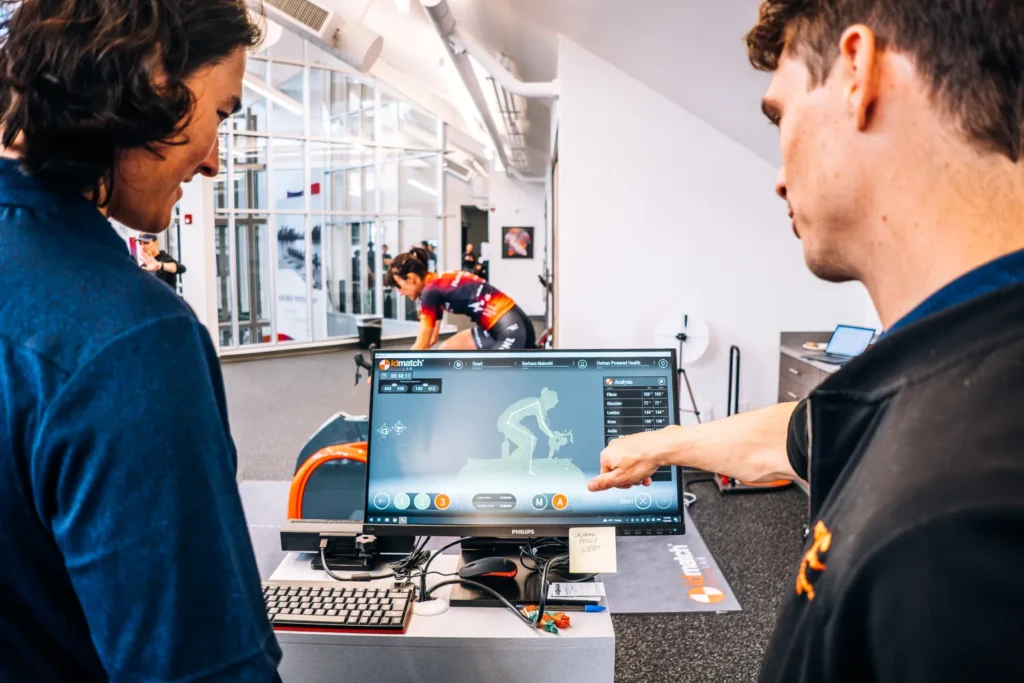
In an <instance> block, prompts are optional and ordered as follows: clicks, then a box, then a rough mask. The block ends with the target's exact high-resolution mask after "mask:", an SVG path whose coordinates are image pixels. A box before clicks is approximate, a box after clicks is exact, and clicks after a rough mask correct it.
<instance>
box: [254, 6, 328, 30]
mask: <svg viewBox="0 0 1024 683" xmlns="http://www.w3.org/2000/svg"><path fill="white" fill-rule="evenodd" d="M266 3H267V4H268V5H270V6H271V7H274V8H276V9H278V10H280V11H281V12H284V13H285V14H287V15H288V16H289V17H291V18H292V19H294V20H295V21H297V22H299V23H300V24H302V25H303V26H306V27H307V28H309V29H311V30H312V31H313V32H314V33H317V34H319V33H320V31H321V30H322V29H323V27H324V24H326V23H327V20H328V18H330V16H331V13H330V12H328V11H327V10H325V9H324V8H323V7H320V6H318V5H314V4H313V3H311V2H309V1H308V0H266Z"/></svg>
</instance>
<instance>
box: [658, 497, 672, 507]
mask: <svg viewBox="0 0 1024 683" xmlns="http://www.w3.org/2000/svg"><path fill="white" fill-rule="evenodd" d="M654 504H655V505H657V506H658V507H659V508H661V509H662V510H667V509H668V506H669V505H671V504H672V499H671V498H669V497H668V496H658V497H657V498H655V500H654Z"/></svg>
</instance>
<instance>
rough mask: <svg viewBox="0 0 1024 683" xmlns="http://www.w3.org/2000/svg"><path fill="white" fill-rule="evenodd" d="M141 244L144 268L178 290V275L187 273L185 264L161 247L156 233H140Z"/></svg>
mask: <svg viewBox="0 0 1024 683" xmlns="http://www.w3.org/2000/svg"><path fill="white" fill-rule="evenodd" d="M139 244H141V245H142V269H143V270H148V271H149V272H151V273H153V274H154V275H156V276H157V277H158V278H160V280H162V281H163V282H165V283H167V286H168V287H170V288H171V289H173V290H174V291H178V276H179V275H184V274H185V270H186V268H185V266H184V265H183V264H181V263H178V262H177V261H175V260H174V258H173V257H172V256H171V255H170V254H168V253H167V252H166V251H163V250H162V249H160V243H159V242H157V237H156V235H148V234H147V235H140V236H139Z"/></svg>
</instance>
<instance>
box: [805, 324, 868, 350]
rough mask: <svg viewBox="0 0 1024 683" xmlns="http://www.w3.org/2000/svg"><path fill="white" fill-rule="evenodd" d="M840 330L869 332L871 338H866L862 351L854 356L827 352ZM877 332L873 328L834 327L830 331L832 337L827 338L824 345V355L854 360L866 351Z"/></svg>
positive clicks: (857, 326)
mask: <svg viewBox="0 0 1024 683" xmlns="http://www.w3.org/2000/svg"><path fill="white" fill-rule="evenodd" d="M841 329H846V330H862V331H864V332H870V333H871V337H869V338H868V343H867V345H866V346H865V347H864V348H863V349H861V350H860V353H855V354H852V355H851V354H847V353H836V352H835V351H829V350H828V347H829V346H832V340H833V339H835V338H836V335H837V334H838V333H839V330H841ZM877 332H878V331H877V330H875V329H874V328H873V327H861V326H860V325H836V329H834V330H832V336H831V337H829V339H828V344H826V345H825V353H827V354H828V355H830V356H839V357H840V358H856V357H857V356H859V355H860V354H861V353H864V352H865V351H867V350H868V347H869V346H871V340H872V339H874V338H875V334H877ZM819 348H820V347H819Z"/></svg>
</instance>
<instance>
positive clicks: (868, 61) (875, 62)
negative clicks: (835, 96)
mask: <svg viewBox="0 0 1024 683" xmlns="http://www.w3.org/2000/svg"><path fill="white" fill-rule="evenodd" d="M839 60H840V63H841V64H842V67H843V71H844V74H845V75H846V77H847V80H846V83H844V85H843V87H844V89H845V92H844V96H845V97H846V102H847V106H848V107H849V110H850V113H851V114H852V115H853V119H854V124H855V125H856V126H857V130H864V129H865V128H867V125H868V117H869V116H870V114H871V108H872V106H873V105H874V104H875V101H876V100H877V99H878V97H879V83H880V81H881V78H880V75H879V72H880V70H881V65H880V63H879V61H880V54H879V51H878V45H877V41H876V39H875V32H874V31H872V30H871V29H870V28H868V27H867V26H865V25H864V24H856V25H854V26H851V27H850V28H848V29H846V31H844V32H843V36H842V38H840V39H839Z"/></svg>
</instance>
